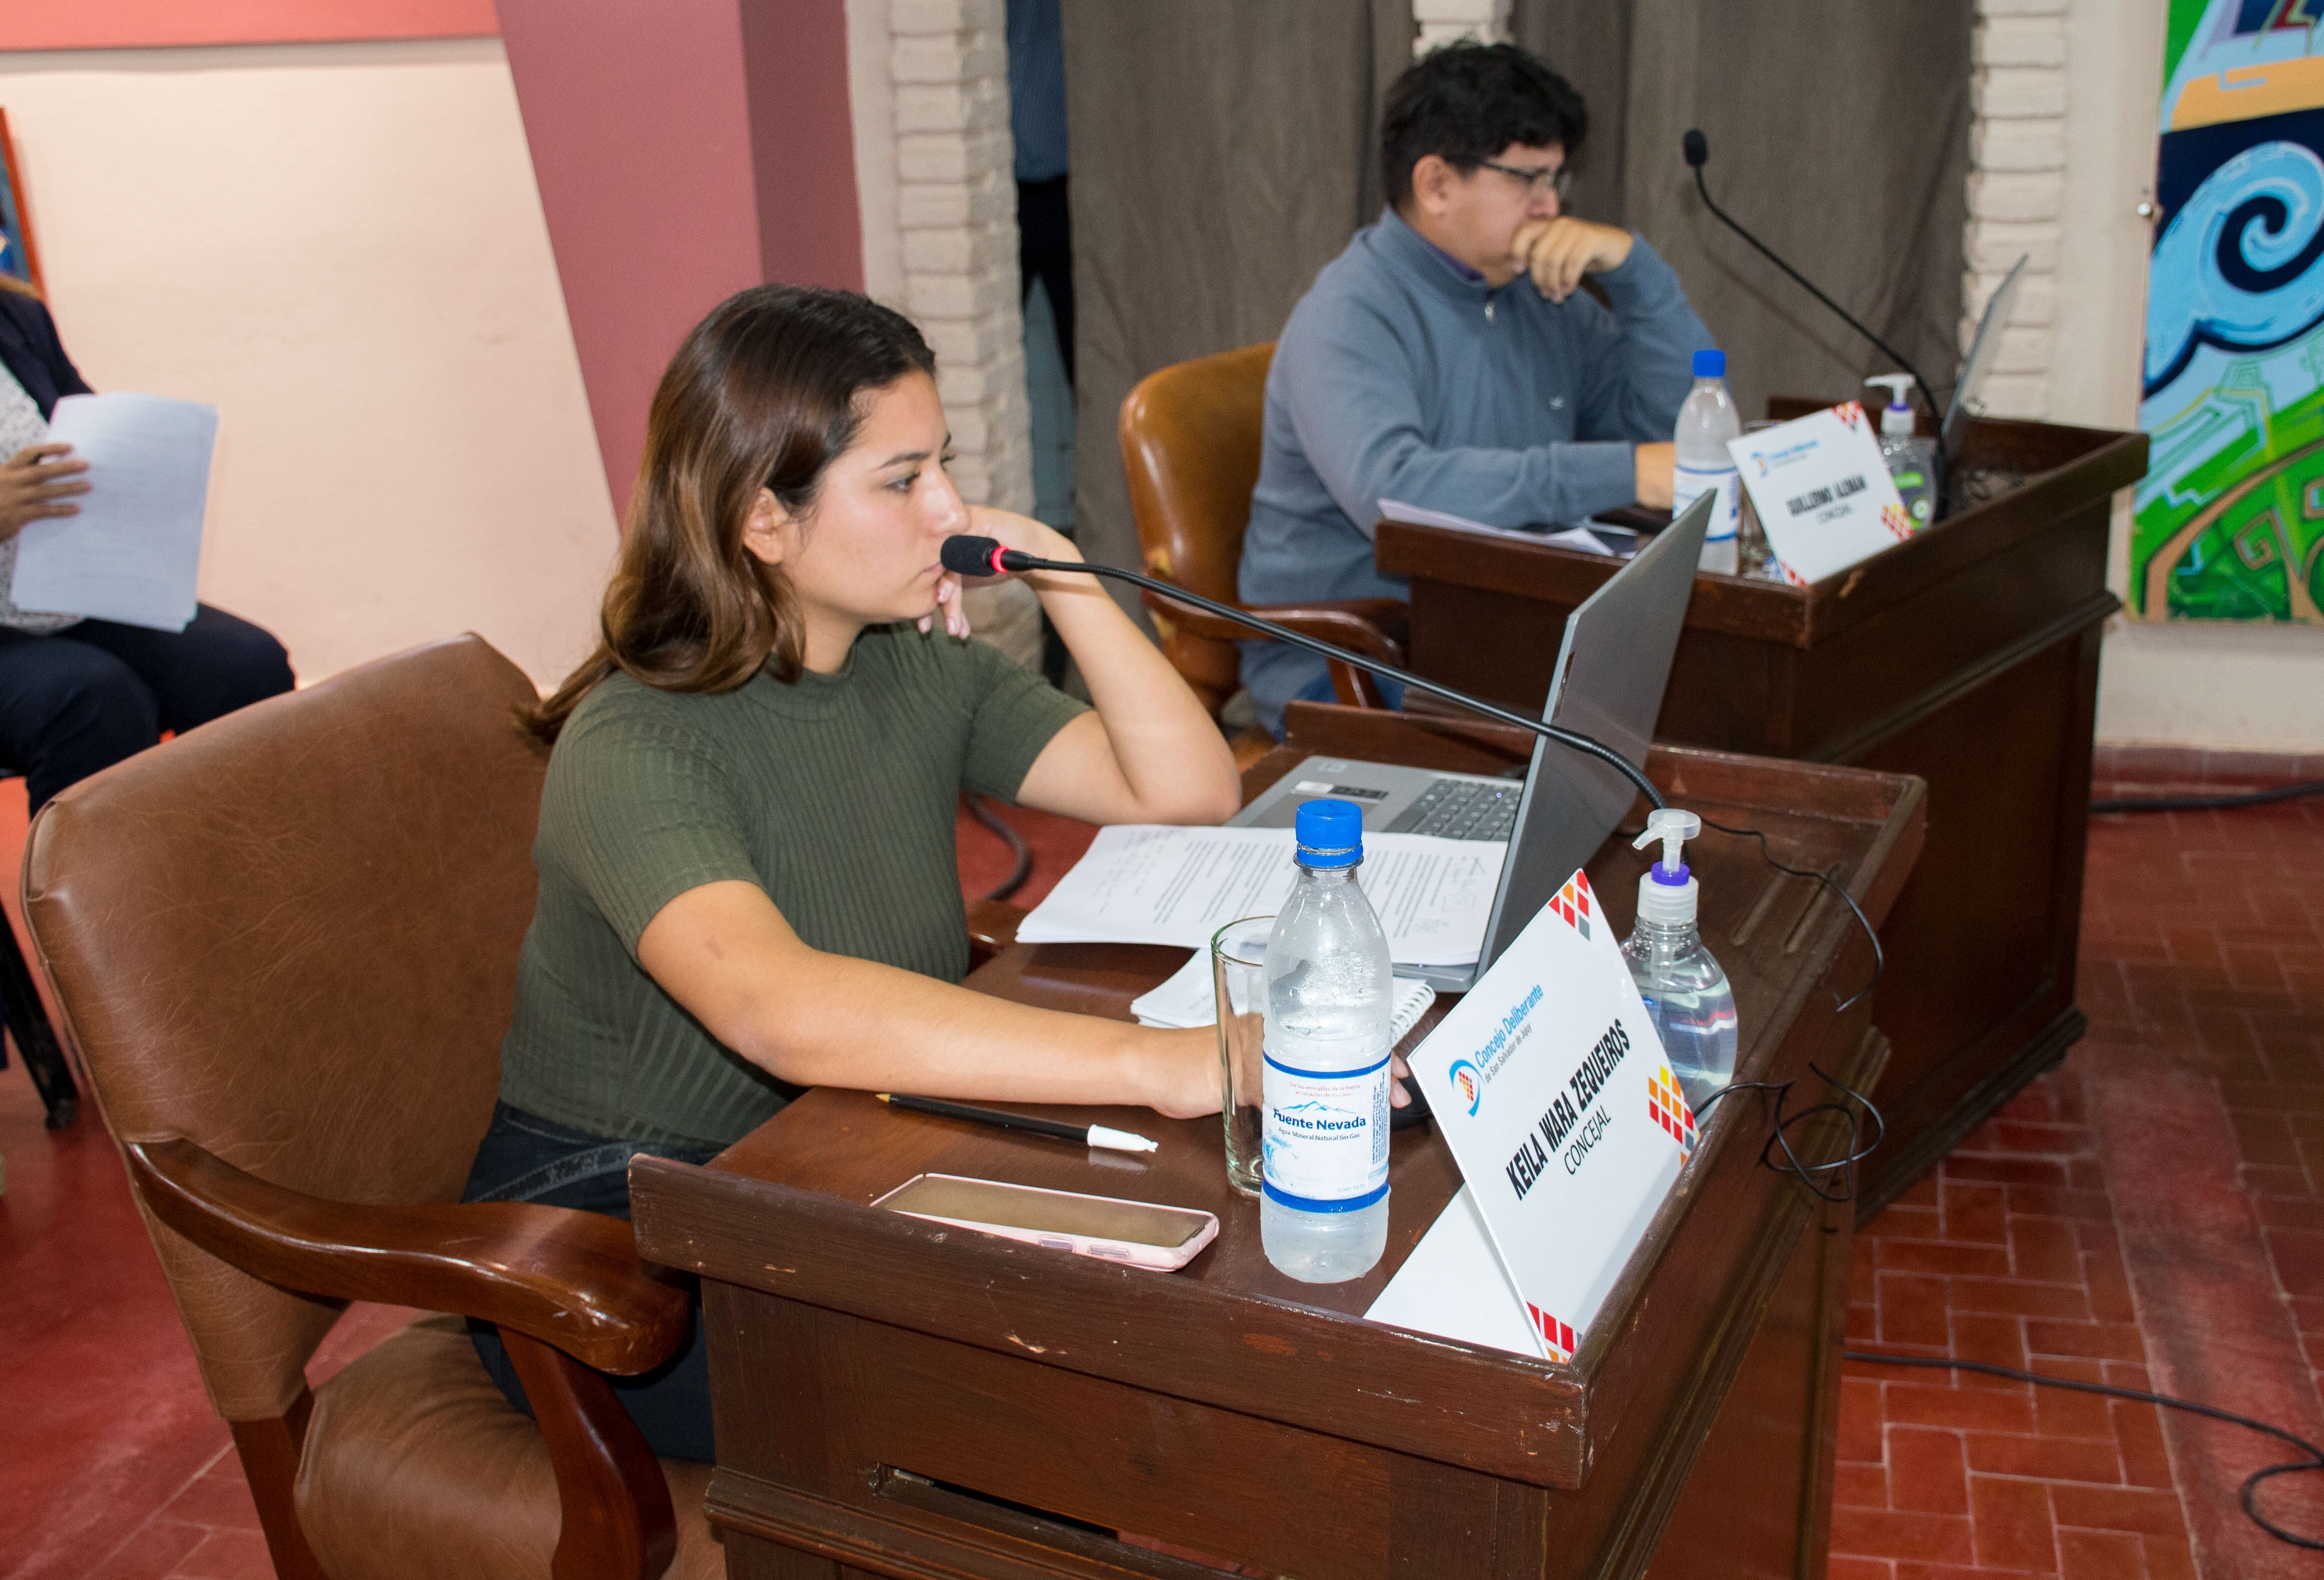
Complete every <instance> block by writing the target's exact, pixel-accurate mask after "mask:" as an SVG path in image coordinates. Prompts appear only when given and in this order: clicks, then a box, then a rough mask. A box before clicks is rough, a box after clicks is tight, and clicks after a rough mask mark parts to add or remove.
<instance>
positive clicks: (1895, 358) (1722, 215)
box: [1679, 126, 1949, 513]
mask: <svg viewBox="0 0 2324 1580" xmlns="http://www.w3.org/2000/svg"><path fill="white" fill-rule="evenodd" d="M1679 151H1680V152H1682V153H1683V154H1684V155H1685V157H1686V162H1687V164H1688V166H1689V167H1690V168H1692V170H1693V171H1694V189H1695V190H1696V191H1697V192H1699V193H1701V195H1702V206H1703V207H1705V208H1708V209H1710V210H1711V213H1712V214H1713V215H1714V216H1717V218H1718V220H1719V223H1720V224H1721V225H1725V226H1726V227H1727V228H1728V229H1729V230H1731V231H1733V232H1734V233H1735V234H1737V235H1738V236H1741V237H1742V238H1743V239H1744V240H1745V241H1747V242H1748V243H1751V244H1752V245H1753V246H1754V247H1757V249H1758V250H1759V255H1760V256H1761V257H1763V258H1765V259H1766V260H1767V262H1770V263H1773V264H1774V265H1775V267H1776V268H1778V269H1780V270H1782V271H1784V273H1786V274H1788V275H1790V276H1791V277H1792V279H1793V280H1794V281H1795V282H1796V283H1797V284H1798V285H1799V287H1800V289H1803V290H1804V291H1806V292H1807V293H1808V294H1809V295H1810V296H1812V297H1813V298H1815V299H1816V300H1818V301H1820V302H1821V303H1822V304H1823V305H1824V306H1825V307H1827V308H1831V310H1832V311H1833V312H1835V313H1837V314H1839V315H1840V319H1841V321H1842V322H1844V323H1845V324H1847V326H1849V328H1851V329H1853V330H1855V331H1856V332H1857V333H1858V335H1863V336H1864V338H1865V339H1867V340H1869V341H1870V342H1872V344H1874V345H1876V346H1877V347H1878V348H1879V349H1880V351H1881V353H1882V354H1883V355H1885V356H1886V357H1887V358H1888V359H1889V360H1890V361H1892V362H1894V363H1895V364H1896V365H1897V366H1898V367H1900V368H1902V369H1904V371H1905V372H1908V373H1910V374H1912V375H1913V382H1914V385H1915V386H1916V387H1917V388H1918V389H1919V390H1920V391H1921V399H1922V400H1925V401H1927V402H1928V403H1929V417H1930V419H1931V420H1932V421H1933V422H1934V423H1936V425H1937V455H1938V468H1937V470H1938V474H1939V479H1940V486H1941V480H1942V476H1943V473H1944V472H1945V470H1946V468H1945V465H1944V463H1945V461H1946V460H1947V459H1949V457H1947V456H1946V455H1945V454H1944V420H1945V409H1944V408H1943V407H1941V406H1940V405H1938V404H1937V398H1936V396H1935V395H1934V394H1932V392H1931V391H1930V389H1929V381H1928V380H1926V379H1924V378H1923V377H1921V370H1920V369H1918V368H1916V367H1914V365H1913V364H1912V363H1909V362H1907V361H1906V360H1905V359H1904V353H1903V352H1901V351H1898V350H1897V349H1896V348H1895V346H1893V345H1891V344H1888V343H1887V342H1886V341H1885V340H1883V339H1881V338H1880V336H1878V335H1875V334H1874V333H1872V331H1871V330H1870V329H1868V328H1867V327H1865V326H1864V325H1863V324H1861V323H1859V322H1858V319H1857V317H1856V315H1855V314H1853V313H1851V312H1849V310H1848V309H1847V308H1843V307H1841V306H1840V304H1839V303H1838V302H1836V301H1834V300H1832V299H1831V298H1830V297H1828V296H1826V295H1825V294H1824V293H1823V292H1822V291H1821V290H1819V289H1816V286H1815V283H1814V282H1813V281H1812V280H1809V279H1808V277H1807V276H1806V275H1804V274H1802V273H1801V272H1800V271H1798V270H1796V269H1794V268H1793V267H1792V266H1791V265H1790V264H1789V263H1786V262H1784V261H1783V259H1781V258H1779V257H1777V256H1776V255H1775V249H1774V248H1773V247H1770V246H1769V245H1767V243H1765V242H1763V241H1761V240H1760V239H1759V238H1758V237H1757V236H1755V235H1753V234H1751V233H1750V232H1749V231H1748V230H1747V229H1745V228H1744V226H1743V224H1742V222H1741V221H1740V220H1738V219H1737V218H1735V217H1734V216H1732V215H1730V214H1729V213H1728V212H1727V211H1726V210H1725V209H1723V208H1721V207H1719V205H1718V204H1717V203H1715V202H1713V201H1711V188H1709V187H1708V186H1706V185H1704V184H1703V179H1702V167H1703V166H1704V165H1706V164H1708V163H1710V162H1711V139H1709V138H1708V137H1705V136H1704V135H1703V134H1702V129H1701V127H1699V126H1697V127H1690V128H1689V129H1688V131H1687V133H1686V135H1685V136H1684V137H1683V138H1681V139H1680V140H1679ZM1941 509H1942V507H1941V506H1940V513H1941Z"/></svg>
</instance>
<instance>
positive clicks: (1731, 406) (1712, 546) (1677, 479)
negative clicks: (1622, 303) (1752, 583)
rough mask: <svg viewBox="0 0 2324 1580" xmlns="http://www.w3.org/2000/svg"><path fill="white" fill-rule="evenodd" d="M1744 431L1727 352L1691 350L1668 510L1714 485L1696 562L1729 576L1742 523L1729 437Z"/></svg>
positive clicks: (1678, 508) (1673, 437)
mask: <svg viewBox="0 0 2324 1580" xmlns="http://www.w3.org/2000/svg"><path fill="white" fill-rule="evenodd" d="M1742 436H1743V424H1742V421H1741V419H1740V418H1738V417H1737V416H1736V415H1735V400H1734V398H1733V397H1732V396H1730V395H1729V394H1728V393H1727V354H1726V353H1725V352H1723V351H1698V352H1696V353H1695V354H1694V388H1693V389H1692V390H1689V391H1688V392H1687V397H1686V404H1685V405H1683V406H1682V407H1680V408H1679V409H1678V427H1677V428H1676V429H1675V430H1674V431H1673V433H1672V435H1671V440H1672V445H1673V448H1674V450H1675V452H1676V457H1675V458H1676V461H1677V468H1676V470H1675V471H1674V472H1673V473H1672V474H1671V514H1672V515H1674V516H1676V515H1677V514H1678V513H1679V512H1680V511H1682V510H1685V509H1686V508H1687V506H1689V505H1691V504H1692V503H1694V501H1695V499H1696V496H1698V495H1701V494H1705V493H1710V492H1712V491H1717V493H1718V495H1719V499H1718V501H1717V502H1715V503H1714V504H1713V505H1712V506H1711V530H1710V531H1709V532H1707V533H1705V534H1704V535H1703V539H1702V556H1701V560H1700V561H1699V562H1698V568H1700V569H1702V570H1706V571H1716V572H1718V573H1719V574H1720V575H1722V576H1731V575H1733V574H1735V573H1736V572H1737V571H1738V569H1739V568H1740V562H1739V561H1738V558H1737V554H1736V548H1737V545H1736V538H1735V534H1736V531H1737V529H1738V528H1740V527H1741V525H1742V523H1743V485H1742V480H1741V478H1740V476H1739V475H1738V473H1737V472H1736V470H1735V457H1734V456H1733V455H1731V454H1729V451H1728V448H1727V442H1728V441H1729V439H1736V438H1740V437H1742Z"/></svg>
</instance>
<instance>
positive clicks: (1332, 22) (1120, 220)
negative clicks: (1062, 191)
mask: <svg viewBox="0 0 2324 1580" xmlns="http://www.w3.org/2000/svg"><path fill="white" fill-rule="evenodd" d="M1412 33H1413V27H1412V3H1411V0H1139V3H1137V4H1125V3H1124V0H1065V104H1066V125H1067V131H1068V135H1069V137H1070V138H1071V141H1072V147H1073V186H1072V193H1073V225H1074V311H1075V315H1076V317H1077V318H1078V320H1079V321H1078V323H1077V325H1076V326H1075V333H1074V346H1075V355H1076V360H1077V363H1078V368H1077V373H1078V379H1077V385H1076V390H1075V397H1076V405H1077V408H1078V416H1077V420H1076V424H1075V430H1076V436H1077V441H1078V452H1077V459H1076V462H1075V494H1076V498H1075V501H1074V510H1075V519H1076V521H1077V522H1078V532H1079V537H1080V541H1081V546H1082V549H1083V551H1084V553H1085V554H1087V555H1088V556H1090V557H1091V558H1093V559H1098V560H1104V561H1107V562H1110V563H1111V564H1114V565H1130V566H1135V565H1137V564H1138V563H1139V557H1138V535H1137V529H1136V528H1134V527H1133V526H1132V525H1131V522H1130V498H1129V491H1128V488H1127V485H1126V484H1125V483H1124V482H1123V480H1122V472H1121V448H1120V442H1119V440H1118V439H1117V438H1116V436H1115V422H1116V419H1117V418H1118V417H1119V415H1120V410H1121V402H1122V398H1123V397H1124V396H1126V395H1128V394H1129V393H1130V386H1131V385H1133V384H1135V383H1136V382H1137V381H1139V380H1140V379H1142V378H1144V377H1145V376H1146V375H1147V374H1148V373H1150V372H1154V371H1156V370H1157V369H1158V368H1163V367H1167V366H1168V365H1169V364H1170V363H1176V362H1184V361H1185V360H1186V359H1187V358H1189V357H1196V356H1204V355H1208V354H1211V353H1213V352H1218V351H1227V350H1231V349H1232V348H1234V347H1236V346H1239V345H1249V344H1252V343H1253V342H1256V341H1261V340H1272V339H1274V338H1275V336H1276V335H1277V333H1278V332H1279V331H1280V330H1281V329H1282V327H1283V321H1284V319H1285V318H1286V317H1288V316H1289V315H1290V312H1291V308H1292V305H1293V304H1294V303H1295V302H1296V301H1297V300H1298V299H1299V298H1300V295H1301V294H1302V293H1303V292H1305V290H1306V289H1307V287H1308V284H1309V283H1310V282H1311V281H1312V280H1314V277H1315V271H1317V270H1318V269H1320V268H1322V267H1323V265H1324V264H1325V263H1326V262H1330V261H1331V259H1332V258H1333V257H1334V256H1336V255H1337V254H1338V253H1339V252H1340V250H1341V249H1342V247H1344V246H1346V245H1347V242H1348V237H1349V236H1350V235H1351V234H1353V233H1354V231H1355V230H1356V228H1357V227H1358V226H1359V225H1363V224H1366V223H1368V222H1369V220H1370V219H1371V217H1372V216H1373V215H1374V214H1376V213H1377V212H1378V211H1379V204H1380V184H1379V172H1378V169H1377V166H1378V163H1379V160H1378V157H1377V155H1376V154H1375V153H1374V152H1373V149H1374V142H1375V130H1374V128H1375V115H1376V108H1375V106H1377V105H1378V104H1379V97H1380V94H1381V92H1382V90H1383V89H1385V88H1386V87H1387V86H1388V83H1389V82H1391V81H1393V80H1394V79H1395V77H1396V75H1397V72H1399V71H1401V70H1403V69H1404V68H1405V67H1406V65H1408V64H1409V63H1410V61H1411V59H1412ZM1116 591H1117V592H1118V591H1120V589H1116Z"/></svg>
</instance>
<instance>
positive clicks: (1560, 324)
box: [1240, 44, 1711, 735]
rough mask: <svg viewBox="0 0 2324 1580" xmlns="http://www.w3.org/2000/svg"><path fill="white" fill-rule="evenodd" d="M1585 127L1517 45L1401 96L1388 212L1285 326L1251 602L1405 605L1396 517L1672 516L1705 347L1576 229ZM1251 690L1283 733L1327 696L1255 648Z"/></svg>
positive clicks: (1424, 76)
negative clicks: (1684, 412) (1290, 710)
mask: <svg viewBox="0 0 2324 1580" xmlns="http://www.w3.org/2000/svg"><path fill="white" fill-rule="evenodd" d="M1588 128H1589V116H1588V112H1587V111H1586V110H1585V108H1584V107H1583V105H1582V96H1581V95H1580V94H1578V93H1576V92H1575V91H1574V89H1573V87H1572V84H1570V83H1568V82H1567V81H1566V80H1565V78H1563V77H1560V76H1559V75H1558V74H1557V73H1556V72H1554V71H1552V70H1551V69H1549V68H1548V67H1546V66H1545V65H1543V64H1542V63H1541V62H1540V61H1539V60H1535V58H1534V57H1532V56H1531V55H1528V54H1526V52H1525V51H1522V50H1520V49H1517V48H1516V47H1515V46H1513V45H1509V44H1492V45H1484V44H1453V45H1451V46H1448V47H1447V48H1444V49H1442V50H1439V51H1436V52H1435V53H1434V54H1432V55H1429V56H1427V57H1425V59H1423V60H1420V61H1418V62H1416V64H1415V65H1414V66H1413V67H1412V68H1411V69H1409V70H1407V71H1406V72H1405V73H1404V75H1403V76H1402V77H1400V78H1397V81H1396V84H1395V86H1393V87H1390V88H1389V89H1388V102H1387V105H1386V106H1385V108H1384V110H1383V113H1382V117H1381V127H1380V159H1381V170H1382V174H1383V175H1384V177H1385V178H1386V182H1387V188H1388V207H1387V208H1385V209H1384V210H1382V212H1381V214H1380V216H1379V222H1378V223H1376V224H1374V225H1369V226H1367V227H1366V228H1364V229H1362V230H1360V231H1358V232H1357V233H1356V235H1355V239H1354V240H1353V241H1351V243H1349V244H1348V248H1347V250H1346V251H1345V252H1343V253H1341V254H1340V256H1339V257H1337V258H1335V259H1333V261H1332V262H1330V263H1328V264H1326V265H1324V267H1323V271H1322V272H1321V273H1320V274H1318V275H1317V276H1316V277H1315V283H1314V285H1313V286H1311V287H1309V288H1308V291H1307V294H1306V295H1305V297H1303V298H1301V299H1300V301H1299V305H1298V306H1297V307H1296V308H1293V309H1292V313H1291V318H1290V321H1289V322H1288V323H1287V324H1286V325H1285V326H1284V329H1283V335H1282V337H1281V338H1280V339H1279V340H1278V341H1277V344H1276V351H1275V363H1274V366H1273V367H1272V368H1271V369H1270V370H1269V372H1268V380H1267V427H1266V439H1265V447H1264V451H1263V457H1262V460H1261V462H1260V467H1259V487H1258V489H1257V490H1256V491H1255V492H1254V493H1253V494H1252V496H1251V511H1250V527H1249V528H1248V530H1247V531H1246V533H1245V534H1244V537H1243V548H1242V565H1241V575H1240V586H1241V593H1242V597H1243V599H1244V601H1245V602H1251V603H1292V602H1310V601H1313V600H1316V599H1336V598H1379V597H1388V598H1402V597H1404V596H1405V587H1404V583H1402V582H1401V581H1398V580H1394V579H1391V578H1389V577H1386V576H1383V575H1381V574H1379V569H1378V567H1377V566H1376V565H1374V564H1373V561H1372V546H1371V535H1372V529H1373V527H1374V525H1375V523H1376V522H1377V521H1378V520H1379V503H1380V501H1382V500H1384V499H1386V500H1396V501H1401V502H1403V503H1406V504H1413V505H1420V506H1423V507H1425V508H1427V509H1430V510H1444V511H1448V512H1450V513H1452V514H1453V515H1456V516H1465V517H1467V518H1469V519H1471V520H1476V521H1482V522H1484V523H1486V524H1487V525H1489V526H1495V527H1524V526H1528V525H1532V524H1535V523H1545V522H1572V521H1580V520H1582V519H1584V518H1586V517H1588V516H1590V515H1591V514H1592V513H1594V512H1596V511H1599V510H1609V509H1612V508H1614V507H1616V506H1618V505H1623V504H1627V503H1628V502H1630V501H1633V500H1636V501H1640V502H1642V503H1646V504H1650V505H1667V504H1669V503H1670V502H1671V470H1672V448H1671V443H1670V438H1671V431H1672V429H1673V427H1674V426H1675V425H1676V423H1677V421H1678V409H1679V406H1680V404H1681V403H1682V402H1683V401H1684V400H1685V399H1686V395H1687V391H1688V390H1689V389H1690V388H1691V387H1692V372H1691V363H1692V354H1694V353H1695V352H1697V351H1699V350H1702V349H1704V348H1706V347H1708V346H1710V345H1711V333H1710V331H1709V330H1707V329H1705V328H1704V327H1703V326H1702V320H1701V318H1699V317H1696V316H1695V313H1694V309H1693V308H1691V307H1689V306H1688V305H1687V300H1686V293H1685V292H1684V290H1683V289H1681V288H1680V285H1679V281H1678V276H1677V275H1676V274H1675V273H1674V272H1673V271H1672V270H1671V267H1670V265H1668V264H1667V263H1665V262H1663V261H1662V259H1661V258H1660V257H1658V256H1656V255H1655V251H1654V249H1653V248H1652V247H1650V246H1648V245H1647V244H1646V243H1645V242H1644V241H1642V240H1640V239H1639V238H1638V237H1637V235H1635V234H1632V233H1630V232H1628V231H1626V230H1622V229H1620V228H1618V227H1617V226H1613V225H1597V224H1593V223H1592V222H1591V221H1589V220H1586V219H1581V218H1577V217H1575V216H1572V215H1569V214H1567V213H1565V212H1564V209H1563V199H1564V197H1565V192H1566V188H1567V185H1568V181H1569V179H1570V177H1569V171H1568V170H1567V163H1566V161H1568V160H1569V159H1570V158H1571V157H1572V155H1573V154H1574V152H1576V151H1577V150H1579V149H1580V147H1581V145H1582V137H1583V135H1584V133H1586V132H1587V130H1588ZM1585 276H1593V277H1594V278H1595V280H1596V282H1597V285H1598V287H1599V289H1601V290H1602V291H1603V292H1604V294H1605V298H1606V299H1607V301H1609V302H1610V303H1611V304H1612V308H1611V310H1610V311H1609V309H1608V308H1605V307H1602V306H1600V304H1599V302H1598V301H1596V300H1595V299H1592V297H1591V295H1590V293H1589V292H1587V291H1584V290H1582V289H1581V287H1582V280H1583V278H1584V277H1585ZM1242 677H1243V684H1245V685H1246V686H1248V687H1249V688H1250V694H1251V700H1252V703H1253V704H1254V705H1255V709H1256V712H1258V715H1259V721H1260V722H1261V723H1262V724H1264V725H1266V726H1267V728H1268V729H1269V730H1273V731H1274V732H1275V733H1277V735H1280V734H1281V733H1282V721H1283V707H1284V704H1285V703H1286V702H1288V701H1290V700H1291V699H1292V698H1294V697H1312V698H1317V699H1323V698H1328V697H1329V696H1330V695H1331V694H1332V692H1331V682H1330V678H1329V676H1328V675H1326V674H1325V673H1324V668H1323V660H1322V659H1320V658H1315V657H1311V656H1310V655H1308V654H1306V653H1304V652H1302V651H1300V650H1299V649H1297V648H1290V647H1286V646H1284V645H1282V644H1279V643H1271V642H1249V643H1245V644H1244V645H1243V659H1242ZM1390 701H1391V702H1393V701H1395V699H1394V698H1391V699H1390Z"/></svg>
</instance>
